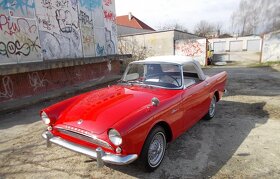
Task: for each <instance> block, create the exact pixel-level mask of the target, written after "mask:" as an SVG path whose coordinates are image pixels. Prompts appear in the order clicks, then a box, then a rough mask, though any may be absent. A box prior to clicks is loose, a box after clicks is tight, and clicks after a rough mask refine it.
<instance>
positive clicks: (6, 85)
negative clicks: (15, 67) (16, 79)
mask: <svg viewBox="0 0 280 179" xmlns="http://www.w3.org/2000/svg"><path fill="white" fill-rule="evenodd" d="M2 87H3V89H2V90H3V91H0V98H12V97H13V94H14V87H13V82H12V80H11V78H10V77H9V76H4V77H3V78H2Z"/></svg>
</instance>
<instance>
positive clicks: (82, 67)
mask: <svg viewBox="0 0 280 179" xmlns="http://www.w3.org/2000/svg"><path fill="white" fill-rule="evenodd" d="M120 58H121V56H112V57H111V58H103V57H99V58H98V57H95V58H94V59H93V58H86V59H85V58H80V59H78V58H75V59H72V60H71V59H68V60H52V61H48V62H35V63H28V64H18V65H17V66H15V65H5V66H0V103H2V102H9V101H12V100H16V99H20V98H24V97H29V96H33V95H38V94H44V93H46V92H49V91H52V90H55V89H62V88H65V87H71V86H75V85H78V84H81V83H83V82H86V83H92V82H104V80H110V79H114V78H116V76H119V75H120V62H119V59H120ZM38 64H40V66H39V65H38ZM4 67H5V68H4Z"/></svg>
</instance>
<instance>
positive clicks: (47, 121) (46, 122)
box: [41, 111, 51, 125]
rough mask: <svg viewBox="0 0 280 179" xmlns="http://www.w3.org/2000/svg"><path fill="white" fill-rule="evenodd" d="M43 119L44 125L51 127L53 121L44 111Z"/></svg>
mask: <svg viewBox="0 0 280 179" xmlns="http://www.w3.org/2000/svg"><path fill="white" fill-rule="evenodd" d="M41 119H42V121H43V122H44V124H46V125H49V124H50V123H51V119H50V118H49V117H48V115H47V113H46V112H45V111H43V112H42V113H41Z"/></svg>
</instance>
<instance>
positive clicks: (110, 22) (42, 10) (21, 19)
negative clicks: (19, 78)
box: [0, 0, 117, 65]
mask: <svg viewBox="0 0 280 179" xmlns="http://www.w3.org/2000/svg"><path fill="white" fill-rule="evenodd" d="M115 17H116V15H115V1H114V0H90V1H89V0H40V1H39V0H37V1H36V0H0V65H1V64H13V63H25V62H34V61H43V60H51V59H62V58H79V57H95V56H105V55H111V54H116V52H117V51H116V49H117V32H116V23H115Z"/></svg>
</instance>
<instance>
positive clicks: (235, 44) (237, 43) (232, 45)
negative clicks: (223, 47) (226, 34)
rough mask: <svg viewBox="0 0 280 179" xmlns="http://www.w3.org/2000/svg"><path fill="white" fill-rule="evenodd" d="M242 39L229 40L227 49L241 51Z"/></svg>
mask: <svg viewBox="0 0 280 179" xmlns="http://www.w3.org/2000/svg"><path fill="white" fill-rule="evenodd" d="M242 44H243V41H242V40H238V41H231V42H229V51H231V52H241V51H242Z"/></svg>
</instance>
